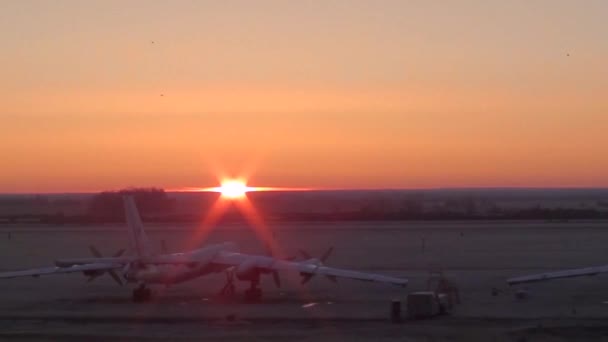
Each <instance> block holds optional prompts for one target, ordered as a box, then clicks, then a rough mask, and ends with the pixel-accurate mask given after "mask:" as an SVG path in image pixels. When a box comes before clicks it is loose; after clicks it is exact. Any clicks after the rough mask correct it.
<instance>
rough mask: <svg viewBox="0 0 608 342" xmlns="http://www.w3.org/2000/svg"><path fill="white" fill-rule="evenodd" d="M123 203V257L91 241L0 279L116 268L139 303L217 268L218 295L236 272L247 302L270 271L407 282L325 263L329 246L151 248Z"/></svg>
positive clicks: (229, 292) (115, 275) (91, 274)
mask: <svg viewBox="0 0 608 342" xmlns="http://www.w3.org/2000/svg"><path fill="white" fill-rule="evenodd" d="M123 202H124V208H125V214H126V221H127V228H128V233H129V234H128V235H129V249H128V251H129V253H128V255H126V256H123V254H124V252H125V250H119V251H118V252H117V253H116V254H115V255H114V256H112V257H103V256H102V255H101V253H100V252H99V251H98V250H97V249H96V248H95V247H94V246H91V247H90V249H91V252H92V254H93V255H94V257H93V258H77V259H58V260H56V261H55V266H52V267H43V268H35V269H28V270H22V271H12V272H4V273H0V279H3V278H16V277H26V276H32V277H40V276H43V275H51V274H64V273H79V272H81V273H83V274H84V275H85V276H86V277H88V281H92V280H94V279H96V278H97V277H99V276H102V275H104V274H106V273H107V274H109V275H110V276H111V277H112V279H114V281H115V282H116V283H118V284H119V285H121V286H122V285H124V283H123V280H121V277H120V276H119V273H122V279H124V281H125V282H126V283H131V284H138V286H137V287H136V288H134V289H133V294H132V295H133V296H132V299H133V301H134V302H143V301H147V300H149V299H150V298H151V293H152V292H151V290H150V289H149V288H148V287H147V286H148V285H152V284H163V285H166V286H170V285H174V284H179V283H182V282H186V281H189V280H192V279H195V278H198V277H201V276H205V275H208V274H211V273H219V272H225V273H226V276H227V279H226V284H225V286H224V287H223V288H222V290H221V291H220V294H221V295H224V296H234V295H235V292H236V290H235V285H234V278H235V277H236V278H237V279H238V280H241V281H248V282H250V287H249V289H247V290H246V291H245V298H246V299H247V300H253V301H255V300H259V299H260V298H261V296H262V291H261V289H260V288H259V283H260V276H261V275H263V274H270V275H272V277H273V280H274V282H275V285H276V286H277V287H280V285H281V283H280V278H279V271H295V272H298V273H300V275H301V276H302V284H305V283H307V282H308V281H310V279H311V278H312V277H314V276H315V275H323V276H326V277H327V278H328V279H330V280H332V281H334V282H335V281H336V280H337V278H348V279H355V280H361V281H370V282H380V283H387V284H393V285H398V286H402V287H405V286H407V284H408V280H407V279H403V278H396V277H390V276H384V275H379V274H373V273H365V272H359V271H351V270H345V269H339V268H333V267H327V266H325V265H324V262H325V260H326V259H327V258H328V257H329V255H330V254H331V252H332V250H333V248H330V249H329V250H328V251H326V252H325V253H324V254H323V255H322V256H321V257H320V258H318V259H317V258H312V257H310V255H308V254H307V253H305V252H303V251H301V254H302V255H303V256H305V258H306V260H303V261H293V260H282V259H278V258H275V257H273V256H266V255H251V254H243V253H239V252H237V247H236V245H235V244H234V243H232V242H225V243H220V244H214V245H209V246H206V247H203V248H199V249H195V250H192V251H188V252H183V253H171V254H166V253H165V254H158V253H154V252H152V250H151V248H150V243H149V240H148V237H147V235H146V233H145V231H144V229H143V224H142V221H141V218H140V216H139V212H138V211H137V207H136V205H135V201H134V199H133V197H132V196H130V195H125V196H123Z"/></svg>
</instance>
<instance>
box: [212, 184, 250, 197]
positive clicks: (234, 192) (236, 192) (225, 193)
mask: <svg viewBox="0 0 608 342" xmlns="http://www.w3.org/2000/svg"><path fill="white" fill-rule="evenodd" d="M219 191H220V193H221V194H222V197H224V198H229V199H238V198H243V197H245V193H246V192H247V191H249V188H248V187H247V185H245V183H244V182H242V181H238V180H228V181H223V182H222V185H221V186H220V187H219Z"/></svg>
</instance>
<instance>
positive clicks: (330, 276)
mask: <svg viewBox="0 0 608 342" xmlns="http://www.w3.org/2000/svg"><path fill="white" fill-rule="evenodd" d="M326 277H327V279H329V280H331V281H332V282H333V283H334V284H336V283H338V278H336V276H332V275H326Z"/></svg>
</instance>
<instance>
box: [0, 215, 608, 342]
mask: <svg viewBox="0 0 608 342" xmlns="http://www.w3.org/2000/svg"><path fill="white" fill-rule="evenodd" d="M271 227H272V231H273V233H274V235H275V238H276V240H277V242H278V243H279V244H280V246H281V247H282V248H283V249H284V250H285V251H286V252H287V254H290V255H297V250H298V249H299V248H301V249H304V250H306V251H308V252H309V253H310V254H312V255H316V256H318V255H321V254H322V253H323V252H324V251H325V250H326V249H327V248H328V247H330V246H334V248H335V250H334V253H333V254H332V255H331V257H330V258H329V260H328V262H327V264H328V265H330V266H334V267H342V268H349V269H356V270H362V271H368V272H377V273H382V274H387V275H394V276H403V277H407V278H408V279H409V280H410V284H409V286H408V288H406V289H402V288H399V287H393V286H389V285H383V284H376V283H364V282H356V281H349V280H339V282H338V284H333V283H332V282H330V281H328V280H327V279H324V278H323V277H315V278H314V279H313V280H312V281H311V282H310V283H309V285H307V286H301V285H300V284H299V283H300V279H299V275H297V274H285V275H282V287H281V288H280V289H277V288H276V287H275V285H274V284H273V282H272V279H271V277H269V276H267V277H264V276H263V279H262V288H263V290H264V301H263V302H262V303H257V304H251V303H245V302H243V301H241V300H234V301H225V300H220V299H217V298H216V297H215V294H216V293H217V292H218V290H219V289H220V288H221V287H222V285H223V283H224V279H225V276H224V275H223V274H217V275H211V276H208V277H204V278H200V279H198V280H195V281H192V282H189V283H184V284H179V285H176V286H173V287H170V288H165V287H156V288H154V289H155V291H156V297H155V299H154V300H153V301H151V302H149V303H140V304H135V303H132V302H131V298H130V297H131V287H128V286H125V287H122V288H121V287H119V286H117V284H115V283H114V282H113V281H112V279H111V278H110V277H108V276H103V277H100V278H98V279H96V280H95V281H93V282H91V283H87V281H86V278H84V277H83V275H81V274H71V275H57V276H48V277H42V278H39V279H35V278H19V279H8V280H3V281H0V339H8V338H19V339H21V340H53V341H54V340H58V339H61V340H70V339H71V340H82V339H85V338H86V339H89V340H109V339H112V340H123V341H133V340H155V339H169V340H175V339H183V340H197V339H212V340H216V339H220V338H221V339H223V340H241V339H242V340H245V339H247V340H286V339H290V340H315V341H317V340H374V341H378V340H423V341H428V340H432V341H435V340H451V341H454V340H456V341H460V340H461V341H471V340H479V341H488V340H496V341H524V340H526V339H529V340H533V341H539V340H540V341H544V340H547V341H560V340H564V341H565V340H568V341H570V340H598V341H599V340H604V338H605V337H604V336H608V324H607V322H608V320H607V319H608V304H606V303H608V302H607V301H608V291H607V290H606V286H605V285H606V284H608V278H607V277H606V276H603V275H598V276H595V277H583V278H573V279H562V280H555V281H551V282H545V283H536V284H529V285H525V286H523V287H518V288H519V289H521V288H523V289H526V290H527V291H528V292H529V297H528V298H526V299H524V300H518V299H516V298H515V297H514V295H513V294H514V291H515V289H511V288H509V287H508V286H507V285H506V283H505V279H506V278H508V277H511V276H516V275H525V274H530V273H536V272H544V271H549V270H558V269H565V268H575V267H585V266H592V265H601V264H606V263H608V248H606V245H607V242H608V229H607V228H608V222H595V221H580V222H574V221H573V222H557V223H556V222H514V221H509V222H483V221H476V222H337V223H331V222H324V223H323V222H321V223H289V224H272V225H271ZM125 229H126V228H124V227H122V226H119V225H115V226H111V225H109V226H87V227H77V226H70V225H65V226H35V225H26V226H23V227H17V226H8V225H4V226H2V227H0V251H1V252H0V270H2V271H7V270H15V269H21V268H28V267H41V266H47V265H51V263H52V261H53V260H54V259H55V258H61V257H88V256H89V255H90V254H89V253H90V252H89V251H88V246H89V245H90V244H94V245H95V246H97V247H98V248H99V249H100V250H101V251H102V252H103V253H104V254H105V255H111V254H113V253H114V252H116V250H118V249H120V248H124V247H126V243H127V237H126V231H125ZM194 229H196V227H195V226H183V225H182V226H180V225H178V226H175V225H146V230H147V232H148V235H149V237H150V239H151V240H152V242H153V243H158V246H159V248H158V249H160V241H161V240H165V241H166V245H167V246H168V251H169V252H174V251H179V250H180V247H181V246H185V245H187V243H188V242H189V240H190V239H191V237H192V233H193V230H194ZM8 232H11V238H10V239H9V238H8ZM207 241H208V242H210V243H213V242H222V241H234V242H236V243H238V244H239V246H240V247H241V250H242V251H243V252H250V253H264V248H263V245H262V244H260V243H259V242H258V241H257V239H256V237H255V234H254V233H253V232H252V231H251V230H250V229H248V228H247V227H245V226H236V225H234V226H221V227H218V228H217V229H215V230H214V231H213V233H212V234H211V235H210V236H209V238H208V239H207ZM423 241H424V243H423ZM423 245H424V247H423ZM430 269H440V270H442V271H443V272H444V274H445V275H446V276H447V277H448V278H449V279H451V280H452V281H454V282H455V283H456V284H457V286H458V287H459V289H460V295H461V300H462V303H461V304H460V305H458V306H456V307H455V309H454V311H453V312H452V314H451V315H449V316H442V317H437V318H435V319H430V320H423V321H405V322H404V323H401V324H392V323H390V320H389V307H390V302H391V300H393V299H405V296H406V295H407V293H408V292H410V291H417V290H425V289H426V287H427V280H428V276H429V270H430ZM247 286H248V284H247V283H244V282H238V283H237V287H238V288H239V289H240V290H243V289H245V288H246V287H247ZM493 287H495V288H498V289H499V290H500V291H501V292H500V293H499V294H498V295H497V296H493V295H492V288H493ZM403 310H404V311H405V303H404V305H403ZM230 315H232V316H233V317H235V318H236V319H235V320H233V321H232V320H231V321H228V320H226V317H228V316H230ZM404 316H405V314H404Z"/></svg>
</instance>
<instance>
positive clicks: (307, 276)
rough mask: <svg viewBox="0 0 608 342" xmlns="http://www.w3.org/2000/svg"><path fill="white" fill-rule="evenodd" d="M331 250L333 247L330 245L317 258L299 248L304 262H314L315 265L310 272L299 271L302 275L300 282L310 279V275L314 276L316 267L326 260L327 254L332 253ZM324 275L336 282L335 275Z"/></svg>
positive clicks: (306, 281)
mask: <svg viewBox="0 0 608 342" xmlns="http://www.w3.org/2000/svg"><path fill="white" fill-rule="evenodd" d="M333 251H334V247H333V246H331V247H329V248H328V249H327V250H326V251H325V252H324V253H323V254H321V257H319V258H318V259H317V258H313V257H311V255H310V254H309V253H308V252H306V251H305V250H302V249H300V250H299V252H300V254H301V255H302V257H304V259H306V260H305V262H307V263H311V264H314V265H315V266H316V267H315V269H314V270H313V271H312V272H311V273H301V275H302V282H301V283H302V284H306V283H308V282H309V281H310V280H311V279H312V277H314V276H315V273H316V271H317V269H318V268H319V267H321V266H323V265H324V264H325V262H326V261H327V259H328V258H329V256H330V255H331V254H332V253H333ZM325 277H326V278H327V279H329V280H331V281H332V282H334V283H337V282H338V279H337V278H336V277H335V276H332V275H326V276H325Z"/></svg>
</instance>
